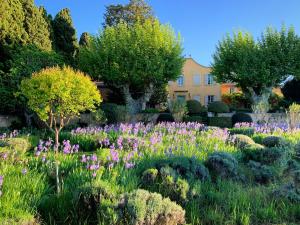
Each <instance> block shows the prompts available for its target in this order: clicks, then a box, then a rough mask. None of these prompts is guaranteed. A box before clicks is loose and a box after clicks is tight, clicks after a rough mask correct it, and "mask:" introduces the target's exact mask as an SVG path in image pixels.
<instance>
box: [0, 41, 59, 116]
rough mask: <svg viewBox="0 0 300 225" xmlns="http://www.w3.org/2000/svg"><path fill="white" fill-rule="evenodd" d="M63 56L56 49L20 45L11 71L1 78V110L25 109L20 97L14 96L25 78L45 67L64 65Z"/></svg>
mask: <svg viewBox="0 0 300 225" xmlns="http://www.w3.org/2000/svg"><path fill="white" fill-rule="evenodd" d="M63 63H64V61H63V58H62V57H61V56H60V55H58V54H57V53H55V52H54V51H45V50H41V49H39V48H37V47H36V46H34V45H29V46H25V47H19V48H18V49H17V50H15V51H14V52H13V53H12V60H11V62H10V73H6V74H3V75H2V77H1V79H0V83H1V84H0V95H1V96H2V102H1V103H2V104H1V106H0V112H6V113H7V112H20V111H22V110H23V107H22V105H21V102H20V99H18V98H16V97H15V96H14V93H15V92H17V91H18V90H19V85H20V83H21V81H22V79H24V78H28V77H30V76H31V74H32V73H34V72H37V71H39V70H41V69H43V68H46V67H51V66H56V65H63Z"/></svg>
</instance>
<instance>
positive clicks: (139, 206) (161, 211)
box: [119, 189, 185, 225]
mask: <svg viewBox="0 0 300 225" xmlns="http://www.w3.org/2000/svg"><path fill="white" fill-rule="evenodd" d="M119 209H120V210H121V216H120V218H121V221H119V222H120V224H123V222H126V221H127V222H128V221H130V224H147V225H156V224H160V225H168V224H173V225H176V224H178V225H181V224H185V211H184V210H183V209H182V207H181V206H179V205H177V204H176V203H175V202H172V201H171V200H170V199H169V198H162V196H161V195H160V194H158V193H151V192H148V191H146V190H142V189H138V190H135V191H133V192H131V193H129V194H125V195H124V198H123V199H122V200H121V202H120V204H119ZM124 224H125V223H124ZM126 224H127V223H126Z"/></svg>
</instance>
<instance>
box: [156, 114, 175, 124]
mask: <svg viewBox="0 0 300 225" xmlns="http://www.w3.org/2000/svg"><path fill="white" fill-rule="evenodd" d="M174 121H175V120H174V117H173V116H172V114H170V113H161V114H159V116H158V118H157V120H156V123H160V122H174Z"/></svg>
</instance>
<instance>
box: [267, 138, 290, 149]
mask: <svg viewBox="0 0 300 225" xmlns="http://www.w3.org/2000/svg"><path fill="white" fill-rule="evenodd" d="M262 144H263V145H264V146H266V147H269V148H272V147H278V146H284V145H285V144H286V141H285V140H284V139H283V138H282V137H278V136H268V137H265V138H264V139H263V140H262Z"/></svg>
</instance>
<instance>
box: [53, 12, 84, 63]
mask: <svg viewBox="0 0 300 225" xmlns="http://www.w3.org/2000/svg"><path fill="white" fill-rule="evenodd" d="M52 27H53V35H54V46H55V49H56V51H58V52H60V53H62V54H63V55H64V56H65V57H66V59H68V60H70V63H72V59H73V58H74V56H75V54H76V51H77V48H78V45H77V37H76V30H75V28H74V25H73V21H72V17H71V13H70V10H69V9H67V8H65V9H62V10H61V11H60V12H59V13H58V14H57V15H56V16H55V18H54V20H53V22H52Z"/></svg>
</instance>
